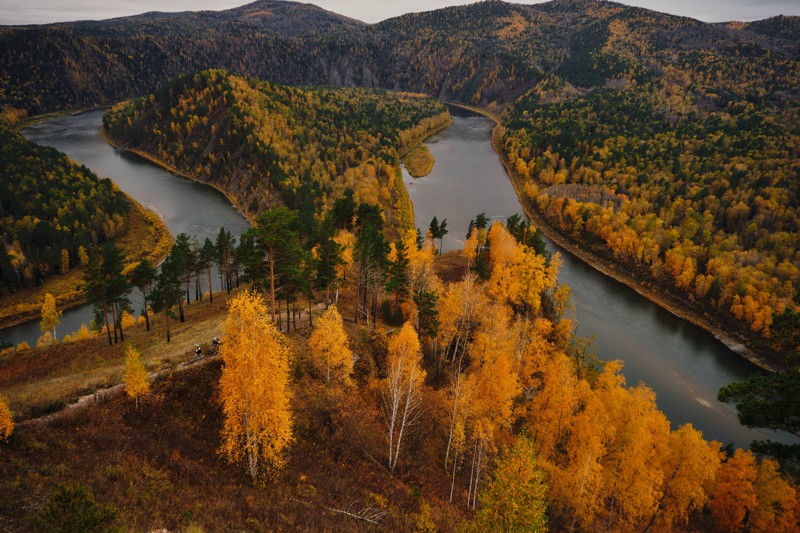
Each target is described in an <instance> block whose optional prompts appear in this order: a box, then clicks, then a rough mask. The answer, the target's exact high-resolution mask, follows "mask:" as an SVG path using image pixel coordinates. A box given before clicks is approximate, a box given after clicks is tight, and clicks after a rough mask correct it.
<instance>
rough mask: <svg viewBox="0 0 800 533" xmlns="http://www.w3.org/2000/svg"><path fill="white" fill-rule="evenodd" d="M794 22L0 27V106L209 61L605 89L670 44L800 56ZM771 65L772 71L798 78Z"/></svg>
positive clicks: (493, 93) (452, 19)
mask: <svg viewBox="0 0 800 533" xmlns="http://www.w3.org/2000/svg"><path fill="white" fill-rule="evenodd" d="M798 27H800V23H798V19H797V18H796V17H778V18H775V19H769V20H765V21H759V22H754V23H749V24H730V25H721V24H704V23H702V22H699V21H697V20H693V19H688V18H683V17H675V16H671V15H665V14H660V13H656V12H653V11H648V10H645V9H640V8H634V7H630V6H624V5H621V4H615V3H613V2H594V1H587V0H556V1H553V2H547V3H543V4H534V5H516V4H507V3H504V2H497V1H490V2H479V3H476V4H473V5H469V6H461V7H451V8H446V9H440V10H436V11H431V12H426V13H419V14H409V15H403V16H401V17H397V18H394V19H390V20H386V21H384V22H381V23H379V24H374V25H367V24H364V23H362V22H359V21H355V20H352V19H348V18H345V17H342V16H339V15H336V14H334V13H330V12H327V11H324V10H322V9H320V8H318V7H316V6H313V5H309V4H297V3H293V2H285V1H273V0H263V1H258V2H254V3H252V4H248V5H245V6H242V7H240V8H236V9H231V10H227V11H219V12H211V11H205V12H198V13H148V14H145V15H139V16H136V17H126V18H120V19H112V20H107V21H98V22H75V23H61V24H51V25H45V26H26V27H2V28H0V80H2V87H3V90H2V91H0V108H13V109H19V110H23V111H25V112H27V113H41V112H45V111H53V110H59V109H64V108H73V109H74V108H80V107H88V106H95V105H103V104H114V103H116V102H118V101H120V100H122V99H125V98H130V97H132V96H137V95H142V94H147V93H150V92H153V91H154V90H155V89H156V88H157V87H158V86H160V85H162V84H164V83H166V82H167V80H169V79H172V78H175V77H177V76H179V75H182V74H186V73H190V72H194V71H197V70H203V69H208V68H221V69H224V70H228V71H230V72H233V73H236V74H238V75H244V76H254V77H257V78H260V79H266V80H269V81H270V82H275V83H283V84H292V85H305V84H314V85H333V86H362V87H383V88H388V89H404V90H411V91H418V92H425V93H427V94H430V95H433V96H436V97H439V98H442V99H445V100H454V101H460V102H462V103H470V104H476V105H480V106H488V105H491V104H493V103H497V104H498V105H504V104H508V103H510V102H513V101H514V100H515V99H516V98H517V97H519V96H521V95H522V94H524V93H525V92H526V91H528V90H530V89H531V88H533V87H535V86H536V85H537V84H538V83H539V82H540V81H542V80H543V79H545V78H546V77H548V76H549V75H556V76H558V77H559V78H561V79H563V80H566V81H568V82H569V83H571V84H573V85H575V86H578V87H593V86H602V85H604V84H605V83H606V82H607V81H609V80H612V79H614V78H615V76H616V74H617V73H619V72H621V71H623V70H626V69H627V70H636V71H639V72H640V73H641V74H644V73H649V74H650V75H653V76H656V77H660V76H661V75H662V74H663V72H662V71H663V69H664V68H665V67H669V66H670V65H671V53H673V52H674V53H678V54H686V53H689V52H692V51H694V52H698V53H700V54H706V53H716V52H717V51H721V50H722V51H724V50H732V49H735V48H737V47H743V48H745V49H748V50H752V51H754V52H757V53H766V54H769V55H772V56H775V57H779V56H783V57H791V56H792V55H795V56H796V54H797V52H798V44H797V39H794V38H793V36H796V35H797V33H798ZM655 48H658V49H659V50H661V51H662V52H663V53H662V54H660V55H656V54H653V53H652V52H653V50H654V49H655ZM770 65H771V66H770V68H772V67H773V66H776V65H775V64H774V63H770ZM776 68H778V70H776V71H775V75H776V77H784V76H786V75H791V73H790V72H784V71H783V70H782V69H781V68H779V67H777V66H776ZM795 75H796V74H795Z"/></svg>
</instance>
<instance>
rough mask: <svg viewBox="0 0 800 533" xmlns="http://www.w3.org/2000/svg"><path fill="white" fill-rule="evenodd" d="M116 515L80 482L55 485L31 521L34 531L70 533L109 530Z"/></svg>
mask: <svg viewBox="0 0 800 533" xmlns="http://www.w3.org/2000/svg"><path fill="white" fill-rule="evenodd" d="M116 515H117V509H116V507H114V506H113V505H101V504H98V503H97V502H96V501H95V499H94V494H92V490H91V489H90V488H89V487H87V486H86V485H84V484H82V483H75V484H72V483H68V484H60V485H58V486H56V488H55V490H54V492H53V494H52V496H51V497H50V502H49V503H48V504H47V506H45V507H44V508H42V510H41V511H39V513H38V514H37V515H36V516H35V518H34V521H33V522H34V525H35V527H36V530H37V531H45V532H48V533H68V532H70V533H71V532H74V531H85V532H87V533H89V532H94V531H98V532H99V531H112V530H113V529H112V528H111V527H110V526H109V524H110V523H111V522H113V521H114V518H115V517H116Z"/></svg>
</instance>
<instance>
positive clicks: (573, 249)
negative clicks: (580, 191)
mask: <svg viewBox="0 0 800 533" xmlns="http://www.w3.org/2000/svg"><path fill="white" fill-rule="evenodd" d="M448 104H450V105H454V106H456V107H460V108H463V109H466V110H468V111H473V112H475V113H479V114H480V115H482V116H484V117H486V118H488V119H490V120H492V121H493V122H494V123H495V127H494V128H492V149H493V150H494V151H495V153H496V154H497V157H498V158H499V159H500V162H501V163H502V165H503V168H504V169H505V171H506V175H507V176H508V178H509V180H510V181H511V185H512V186H513V187H514V191H515V192H516V194H517V198H518V199H519V203H520V205H521V206H522V209H523V210H524V212H525V215H526V216H527V217H528V218H529V219H530V220H531V221H532V222H534V223H535V224H536V227H537V228H539V229H540V230H542V233H544V234H545V236H546V237H547V238H548V239H550V240H551V241H553V242H554V243H555V244H556V245H558V246H559V247H561V248H563V249H564V250H565V251H566V252H568V253H570V254H571V255H573V256H575V257H577V258H578V259H580V260H581V261H583V262H584V263H586V264H587V265H589V266H590V267H592V268H594V269H595V270H597V271H598V272H600V273H601V274H603V275H605V276H607V277H609V278H611V279H613V280H615V281H617V282H619V283H622V284H623V285H626V286H627V287H630V288H631V289H633V290H634V291H636V293H637V294H639V295H640V296H642V297H644V298H646V299H648V300H650V301H651V302H653V303H654V304H656V305H658V306H659V307H661V308H662V309H664V310H665V311H668V312H670V313H672V314H673V315H675V316H676V317H678V318H680V319H682V320H685V321H686V322H689V323H690V324H692V325H694V326H697V327H699V328H701V329H703V330H704V331H706V332H707V333H710V334H711V335H713V336H714V338H716V339H717V340H719V341H720V342H721V343H722V344H724V345H725V346H726V347H727V348H728V349H729V350H730V351H731V352H733V353H735V354H736V355H738V356H740V357H743V358H745V359H747V360H748V361H750V362H751V363H753V364H754V365H756V366H758V367H759V368H762V369H763V370H766V371H769V372H775V371H776V368H775V366H774V365H773V364H772V363H771V362H770V361H768V360H766V359H764V358H762V357H760V356H758V355H757V354H756V353H755V351H753V350H752V349H751V348H750V347H748V346H747V344H746V343H745V342H746V341H745V340H743V339H740V338H737V337H736V336H734V335H732V334H730V333H728V332H725V331H723V330H722V329H721V328H719V327H717V326H715V325H713V324H711V323H710V322H708V321H707V320H706V319H705V318H704V317H703V316H702V315H701V314H700V313H699V312H697V311H695V310H692V309H687V308H686V307H685V306H683V305H681V303H680V302H675V301H672V299H671V298H668V297H667V298H665V297H663V296H661V295H659V294H657V293H656V292H655V291H654V290H653V289H650V288H648V287H646V286H644V284H643V283H641V282H640V281H639V280H637V279H636V278H635V277H634V276H633V275H632V274H630V273H628V272H626V271H619V270H618V269H617V268H616V267H615V265H613V264H612V263H611V262H609V261H608V260H605V259H603V258H600V257H598V256H597V255H595V254H594V253H592V252H589V251H586V250H583V249H581V248H580V247H579V246H578V245H577V244H575V243H573V242H571V241H570V240H569V239H567V238H566V237H564V236H563V235H562V234H561V233H560V232H559V231H557V230H556V229H555V228H554V227H553V226H552V225H550V223H549V222H548V221H546V220H545V219H544V218H543V217H541V216H540V215H539V213H538V212H537V211H536V210H535V209H534V208H533V207H532V205H531V203H530V201H529V200H528V199H527V198H526V197H525V196H524V189H523V188H522V184H521V183H520V180H519V178H518V177H517V176H516V174H515V173H514V171H513V169H512V168H511V167H510V166H509V164H508V161H506V158H505V157H504V156H503V154H502V150H500V146H499V140H500V139H499V131H498V128H500V127H502V125H501V123H500V118H499V117H498V116H497V115H495V114H494V113H490V112H488V111H485V110H483V109H480V108H477V107H473V106H467V105H462V104H457V103H453V102H448Z"/></svg>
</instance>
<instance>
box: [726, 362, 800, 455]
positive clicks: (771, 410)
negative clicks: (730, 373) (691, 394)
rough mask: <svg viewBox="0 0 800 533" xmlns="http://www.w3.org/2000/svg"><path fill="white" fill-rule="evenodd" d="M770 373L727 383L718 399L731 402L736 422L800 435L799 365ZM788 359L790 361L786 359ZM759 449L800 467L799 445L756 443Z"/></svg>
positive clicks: (796, 363) (795, 364) (768, 442)
mask: <svg viewBox="0 0 800 533" xmlns="http://www.w3.org/2000/svg"><path fill="white" fill-rule="evenodd" d="M796 359H797V355H795V358H794V360H795V362H794V364H791V366H789V368H787V369H786V370H781V371H779V372H775V373H771V374H762V373H757V374H753V375H751V376H750V377H749V378H747V380H745V381H742V382H738V383H731V384H729V385H726V386H725V387H723V388H721V389H720V390H719V394H718V397H719V399H720V401H723V402H728V403H734V404H735V405H736V410H737V411H738V415H739V421H740V422H741V423H742V424H744V425H745V426H748V427H763V428H769V429H777V430H783V431H787V432H789V433H791V434H793V435H800V396H798V391H800V364H799V363H798V362H797V361H796ZM790 361H791V360H790ZM754 446H755V447H756V448H757V449H759V450H760V451H761V452H764V453H767V454H769V455H772V456H774V457H778V458H780V459H781V461H782V462H786V463H787V464H790V463H794V467H795V468H798V467H800V445H798V444H794V445H781V444H779V443H773V442H770V441H767V442H757V443H754Z"/></svg>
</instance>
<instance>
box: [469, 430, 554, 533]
mask: <svg viewBox="0 0 800 533" xmlns="http://www.w3.org/2000/svg"><path fill="white" fill-rule="evenodd" d="M546 498H547V482H546V480H545V474H544V471H542V469H541V468H539V467H538V466H537V463H536V447H535V445H534V443H533V441H531V440H530V439H529V438H528V437H526V436H525V435H521V436H520V437H518V438H517V439H516V441H515V442H514V445H513V446H511V447H508V448H505V449H504V450H503V452H502V453H501V454H500V457H499V458H498V459H497V464H496V465H495V469H494V471H493V473H492V475H491V477H490V479H489V480H488V481H487V482H486V485H485V486H484V488H483V490H481V493H480V496H479V502H480V506H479V508H478V512H477V514H476V516H475V522H474V523H473V524H472V525H471V529H473V530H474V531H508V532H511V531H546V530H547V513H546V512H547V499H546Z"/></svg>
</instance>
